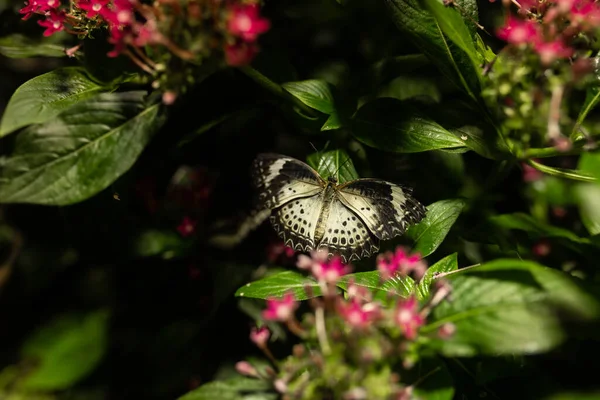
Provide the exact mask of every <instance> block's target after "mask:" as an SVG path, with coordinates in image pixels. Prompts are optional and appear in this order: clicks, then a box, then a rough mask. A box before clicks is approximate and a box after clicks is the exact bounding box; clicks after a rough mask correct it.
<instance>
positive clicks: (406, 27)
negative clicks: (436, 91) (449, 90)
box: [386, 0, 480, 99]
mask: <svg viewBox="0 0 600 400" xmlns="http://www.w3.org/2000/svg"><path fill="white" fill-rule="evenodd" d="M386 4H387V5H388V8H389V9H390V11H391V14H392V20H393V21H394V22H395V24H396V26H397V27H398V29H399V30H400V31H402V32H403V33H404V34H406V35H407V36H408V37H409V38H410V40H412V42H413V43H414V44H415V45H416V46H417V47H418V48H419V49H420V50H421V51H422V52H423V53H424V54H425V55H426V56H427V57H429V59H430V60H431V61H432V62H433V63H434V64H435V65H436V66H437V67H438V68H439V69H440V71H441V72H442V73H443V74H444V75H445V76H446V77H447V78H448V79H449V80H450V81H451V82H453V83H454V84H455V85H456V86H457V87H458V88H460V89H462V90H463V91H464V92H465V93H467V94H468V95H469V96H470V97H471V98H472V99H476V98H477V95H476V94H477V93H479V78H478V77H479V76H480V72H479V71H478V70H477V69H475V68H474V66H473V63H472V62H471V59H470V58H469V56H468V55H467V54H466V53H465V52H464V51H463V50H461V49H460V48H459V47H458V46H457V45H455V44H454V43H452V42H451V41H449V40H448V39H447V37H446V36H445V35H444V33H443V30H442V28H441V27H440V25H439V24H438V22H437V21H436V19H435V18H434V16H433V15H432V14H431V13H430V12H429V10H426V9H425V8H423V6H422V4H421V2H420V1H419V0H386Z"/></svg>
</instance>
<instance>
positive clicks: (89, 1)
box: [77, 0, 109, 18]
mask: <svg viewBox="0 0 600 400" xmlns="http://www.w3.org/2000/svg"><path fill="white" fill-rule="evenodd" d="M108 3H109V0H79V1H78V2H77V7H79V8H80V9H82V10H83V11H87V14H86V17H87V18H94V17H96V16H97V15H101V14H102V13H103V12H105V10H107V6H108Z"/></svg>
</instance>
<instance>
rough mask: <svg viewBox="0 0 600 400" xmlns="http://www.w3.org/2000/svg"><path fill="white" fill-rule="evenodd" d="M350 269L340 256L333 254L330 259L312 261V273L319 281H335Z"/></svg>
mask: <svg viewBox="0 0 600 400" xmlns="http://www.w3.org/2000/svg"><path fill="white" fill-rule="evenodd" d="M350 270H351V268H350V267H349V266H347V265H346V264H344V263H343V262H342V258H341V257H339V256H335V257H333V258H332V259H331V260H330V261H325V262H315V263H313V267H312V274H313V276H314V277H315V278H317V280H319V281H322V282H328V283H335V282H337V281H338V280H339V279H340V278H341V277H342V276H344V275H346V274H347V273H349V272H350Z"/></svg>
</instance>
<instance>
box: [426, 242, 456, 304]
mask: <svg viewBox="0 0 600 400" xmlns="http://www.w3.org/2000/svg"><path fill="white" fill-rule="evenodd" d="M457 269H458V259H457V253H453V254H450V255H449V256H446V257H444V258H442V259H441V260H440V261H438V262H436V263H435V264H433V265H432V266H431V267H429V268H428V269H427V271H426V272H425V275H424V276H423V279H421V281H420V282H419V284H418V285H417V295H418V296H419V299H420V300H423V299H426V298H427V297H428V296H429V293H430V290H429V288H430V286H431V283H432V282H433V279H434V278H435V276H436V275H438V274H441V273H442V272H450V271H456V270H457Z"/></svg>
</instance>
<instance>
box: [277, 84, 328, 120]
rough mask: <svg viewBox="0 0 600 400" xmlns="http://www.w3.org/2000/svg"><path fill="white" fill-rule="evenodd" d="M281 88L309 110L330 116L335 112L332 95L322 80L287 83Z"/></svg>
mask: <svg viewBox="0 0 600 400" xmlns="http://www.w3.org/2000/svg"><path fill="white" fill-rule="evenodd" d="M281 86H282V87H283V88H284V89H285V90H287V91H288V92H290V93H291V94H292V95H294V96H295V97H297V98H298V99H300V101H301V102H303V103H304V104H306V105H307V106H309V107H310V108H314V109H315V110H317V111H320V112H322V113H323V114H331V113H333V112H334V111H335V107H334V100H333V94H332V93H331V89H330V88H329V84H328V83H327V82H325V81H323V80H317V79H310V80H307V81H299V82H287V83H283V84H282V85H281Z"/></svg>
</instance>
